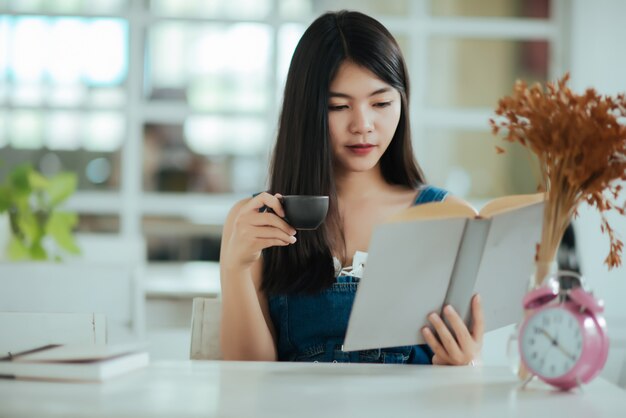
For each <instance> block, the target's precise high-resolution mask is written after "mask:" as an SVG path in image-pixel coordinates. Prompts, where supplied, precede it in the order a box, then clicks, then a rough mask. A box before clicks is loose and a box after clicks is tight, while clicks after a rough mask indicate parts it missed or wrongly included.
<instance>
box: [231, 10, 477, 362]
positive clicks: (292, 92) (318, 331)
mask: <svg viewBox="0 0 626 418" xmlns="http://www.w3.org/2000/svg"><path fill="white" fill-rule="evenodd" d="M408 96H409V83H408V76H407V70H406V66H405V63H404V59H403V57H402V54H401V52H400V49H399V47H398V44H397V43H396V41H395V40H394V38H393V37H392V36H391V34H390V33H389V32H388V31H387V29H386V28H385V27H384V26H382V25H381V24H380V23H379V22H378V21H376V20H374V19H372V18H370V17H368V16H366V15H363V14H361V13H357V12H347V11H341V12H337V13H327V14H324V15H322V16H321V17H319V18H318V19H317V20H315V21H314V22H313V23H312V24H311V26H309V28H308V29H307V30H306V32H305V33H304V35H303V36H302V38H301V40H300V42H299V43H298V46H297V47H296V50H295V52H294V55H293V58H292V61H291V66H290V68H289V73H288V76H287V82H286V86H285V94H284V101H283V108H282V113H281V117H280V124H279V130H278V137H277V141H276V146H275V149H274V155H273V161H272V166H271V170H270V191H271V193H273V194H271V193H260V194H258V195H256V196H254V197H251V198H250V199H245V200H243V201H241V202H239V203H237V204H236V205H235V206H234V207H233V208H232V210H231V211H230V213H229V215H228V217H227V220H226V223H225V225H224V231H223V237H222V247H221V260H220V268H221V284H222V306H223V307H222V326H221V346H222V352H223V354H224V358H225V359H233V360H288V361H351V362H359V361H360V362H386V363H389V362H396V363H422V364H424V363H426V364H428V363H433V364H468V363H470V362H472V361H474V360H475V359H476V358H477V357H478V355H479V353H480V346H481V341H482V336H483V320H482V310H481V307H480V301H479V300H478V297H477V296H475V297H474V298H473V300H472V316H473V318H474V320H473V324H472V329H471V331H470V330H468V328H467V327H466V326H465V324H464V323H463V321H462V320H461V319H460V317H459V316H458V315H457V314H456V313H454V312H453V311H450V310H449V309H448V308H446V309H445V310H444V315H445V316H446V318H447V319H448V321H449V323H450V324H451V328H452V329H449V328H448V327H447V326H446V325H445V323H444V322H443V320H442V318H440V317H439V315H437V314H436V313H433V314H431V315H430V316H429V320H430V322H431V323H432V326H433V329H434V331H435V332H433V331H431V330H430V329H429V328H424V329H423V330H422V333H423V335H424V338H425V341H426V342H427V343H428V345H420V346H409V347H396V348H390V349H384V350H367V351H362V352H353V353H347V352H343V351H342V350H341V345H342V343H343V338H344V335H345V331H346V327H347V322H348V316H349V313H350V309H351V307H352V303H353V300H354V293H355V291H356V287H357V283H356V282H355V280H358V279H354V278H353V277H351V276H346V275H343V274H341V272H340V271H339V270H341V266H349V265H351V264H352V258H353V255H354V254H355V252H356V251H357V250H358V251H367V248H368V244H369V240H370V237H371V235H372V230H373V228H374V226H375V225H376V224H378V223H381V222H382V221H383V220H384V219H386V218H388V217H389V216H390V215H392V214H394V213H396V212H398V211H400V210H402V209H405V208H407V207H409V206H411V205H413V204H420V203H424V202H429V201H440V200H443V199H444V198H446V196H447V192H446V191H444V190H441V189H438V188H435V187H432V186H428V185H426V184H425V179H424V175H423V174H422V171H421V169H420V168H419V166H418V165H417V162H416V161H415V158H414V156H413V149H412V146H411V136H410V125H409V118H408ZM279 193H281V194H284V195H288V194H305V195H328V196H330V206H329V212H328V215H327V217H326V220H325V222H324V224H323V225H322V227H320V228H319V229H318V230H316V231H300V232H298V233H297V234H296V230H295V229H293V228H292V227H291V226H290V225H289V224H287V223H286V222H285V221H284V219H283V217H284V212H283V210H282V207H281V204H280V200H279V198H280V196H281V195H280V194H279ZM447 199H456V198H455V197H451V196H448V197H447ZM265 207H269V208H271V209H272V210H273V212H274V213H271V212H272V211H267V212H266V211H264V210H262V209H263V208H265ZM424 239H428V237H424ZM336 264H338V267H339V268H338V269H335V265H336ZM336 270H337V271H336ZM337 273H338V274H337ZM415 280H419V272H418V273H417V274H416V277H415Z"/></svg>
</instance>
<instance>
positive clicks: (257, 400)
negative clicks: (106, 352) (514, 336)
mask: <svg viewBox="0 0 626 418" xmlns="http://www.w3.org/2000/svg"><path fill="white" fill-rule="evenodd" d="M625 395H626V394H625V393H624V391H622V390H621V389H619V388H618V387H616V386H613V385H611V384H610V383H608V382H606V381H604V380H602V379H596V380H594V381H593V382H591V384H589V385H586V386H585V388H584V391H583V392H580V391H578V392H573V393H564V392H558V391H555V390H552V389H551V388H550V387H548V386H545V385H544V384H542V383H541V382H533V383H531V385H529V387H528V388H526V389H523V390H522V389H519V388H518V383H517V381H516V379H515V377H514V376H513V375H512V374H511V373H510V372H509V370H508V369H506V368H498V367H476V368H473V367H469V366H468V367H433V366H403V365H398V366H392V365H366V364H332V363H330V364H322V363H318V364H314V363H313V364H312V363H309V364H301V363H243V362H208V361H206V362H205V361H196V362H192V361H179V362H157V363H154V364H152V365H150V366H149V367H147V368H145V369H143V370H140V371H136V372H133V373H130V374H127V375H124V376H120V377H118V378H116V379H113V380H110V381H107V382H105V383H102V384H97V383H89V384H74V383H50V382H35V381H13V380H0V417H133V418H136V417H153V416H154V417H156V416H163V417H165V416H168V417H177V418H178V417H186V416H196V417H203V418H209V417H246V418H254V417H272V418H274V417H290V418H295V417H304V418H306V417H325V418H326V417H360V418H367V417H377V418H380V417H383V418H385V417H389V418H391V417H393V418H398V417H405V416H412V417H415V416H422V417H428V418H432V417H498V418H500V417H525V418H541V417H550V418H554V417H567V418H576V417H585V418H587V417H594V418H598V417H617V416H624V415H623V414H624V411H626V396H625Z"/></svg>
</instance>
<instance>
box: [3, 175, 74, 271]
mask: <svg viewBox="0 0 626 418" xmlns="http://www.w3.org/2000/svg"><path fill="white" fill-rule="evenodd" d="M76 184H77V178H76V174H75V173H71V172H61V173H58V174H56V175H55V176H53V177H51V178H46V177H44V176H43V175H42V174H41V173H39V172H38V171H37V170H35V169H34V168H33V167H32V165H30V164H21V165H19V166H17V167H15V168H14V169H13V170H12V171H10V172H9V174H8V175H7V177H6V179H5V180H4V181H3V182H2V183H0V216H1V215H3V214H4V215H5V217H7V215H8V224H9V228H8V230H9V234H8V235H9V237H8V243H7V244H6V246H5V248H0V252H2V255H3V256H4V258H7V259H9V260H12V261H19V260H57V261H58V260H61V258H62V255H63V254H64V253H69V254H79V253H80V249H79V248H78V246H77V245H76V242H75V240H74V236H73V234H72V229H73V228H74V226H75V225H76V223H77V222H78V217H77V215H76V214H75V213H72V212H67V211H62V210H60V208H59V207H60V204H61V203H62V202H64V201H65V200H66V199H67V198H68V197H69V196H71V195H72V194H73V193H74V192H75V191H76ZM0 258H2V257H0Z"/></svg>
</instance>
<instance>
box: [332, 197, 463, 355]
mask: <svg viewBox="0 0 626 418" xmlns="http://www.w3.org/2000/svg"><path fill="white" fill-rule="evenodd" d="M423 206H426V204H425V205H423ZM466 221H467V220H466V219H447V220H428V221H419V222H402V223H399V222H396V223H384V224H381V225H379V226H378V227H377V228H376V229H375V230H374V234H373V236H372V241H371V244H370V248H369V250H368V253H369V254H368V258H367V264H366V265H365V270H364V274H363V278H362V279H361V282H360V283H359V287H358V290H357V294H356V297H355V301H354V305H353V306H352V312H351V314H350V320H349V323H348V330H347V333H346V338H345V341H344V350H345V351H354V350H365V349H372V348H382V347H395V346H403V345H413V344H422V343H424V339H423V337H422V334H421V332H420V329H421V327H422V326H424V325H426V323H427V316H428V314H430V313H431V312H438V311H439V310H440V309H441V303H442V301H443V299H444V297H445V295H446V291H447V289H448V284H449V280H450V275H451V273H452V269H453V267H454V263H455V259H456V254H457V251H458V248H459V243H460V240H461V235H462V233H463V229H464V226H465V223H466Z"/></svg>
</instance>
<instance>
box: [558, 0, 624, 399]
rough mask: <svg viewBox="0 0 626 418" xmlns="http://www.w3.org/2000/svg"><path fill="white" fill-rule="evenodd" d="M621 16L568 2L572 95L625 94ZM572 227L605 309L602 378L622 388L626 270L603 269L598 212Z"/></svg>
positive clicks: (585, 213) (612, 9) (580, 0)
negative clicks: (607, 339) (595, 92)
mask: <svg viewBox="0 0 626 418" xmlns="http://www.w3.org/2000/svg"><path fill="white" fill-rule="evenodd" d="M625 16H626V1H623V0H595V1H588V0H572V26H571V38H570V39H571V45H570V47H571V48H570V59H571V67H570V71H571V76H572V87H573V88H574V89H575V90H576V91H578V92H582V91H583V90H584V89H585V88H588V87H593V88H595V89H596V90H598V91H599V92H600V93H604V94H616V93H620V92H626V71H625V70H626V48H624V45H623V40H624V39H626V25H624V17H625ZM625 186H626V185H625ZM608 218H609V222H610V224H611V226H612V227H613V228H614V229H615V230H616V231H617V232H618V234H620V236H621V239H622V241H624V242H626V217H621V216H619V215H617V214H615V213H612V214H611V215H610V216H609V217H608ZM574 227H575V230H576V240H577V242H576V244H577V247H578V248H577V250H578V256H579V259H580V262H581V268H582V271H583V274H584V275H585V277H586V278H587V282H588V284H589V285H590V286H591V288H592V289H593V290H594V292H595V293H596V295H598V296H599V297H601V298H602V299H604V301H605V304H606V312H605V313H606V318H607V325H608V330H609V336H610V337H611V349H610V352H609V359H608V361H607V365H606V366H605V369H604V372H603V377H605V378H607V379H609V380H610V381H613V382H615V383H618V384H620V385H621V386H622V387H626V364H625V359H626V300H625V298H626V267H625V266H624V265H622V267H620V268H619V269H614V270H612V271H610V272H609V271H608V269H607V268H606V266H605V265H604V259H605V258H606V255H607V254H608V249H609V241H608V238H607V236H605V235H603V234H602V233H601V231H600V216H599V214H598V213H597V212H596V211H593V210H591V209H590V208H588V207H583V208H580V217H579V218H578V220H576V221H575V222H574ZM624 262H625V263H626V257H624Z"/></svg>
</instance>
